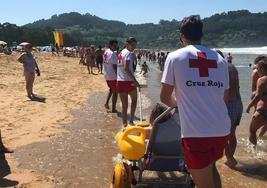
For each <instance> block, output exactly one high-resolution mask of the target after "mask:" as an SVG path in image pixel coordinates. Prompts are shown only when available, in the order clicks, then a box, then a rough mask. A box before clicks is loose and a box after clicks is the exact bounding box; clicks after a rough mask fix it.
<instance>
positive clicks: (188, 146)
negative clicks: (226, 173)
mask: <svg viewBox="0 0 267 188" xmlns="http://www.w3.org/2000/svg"><path fill="white" fill-rule="evenodd" d="M227 142H228V136H224V137H204V138H183V139H182V145H183V150H184V157H185V163H186V165H187V168H188V169H202V168H205V167H207V166H208V165H210V164H211V163H212V162H214V161H217V160H218V159H220V158H222V157H223V155H224V148H225V146H226V144H227Z"/></svg>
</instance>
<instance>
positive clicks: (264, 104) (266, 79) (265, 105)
mask: <svg viewBox="0 0 267 188" xmlns="http://www.w3.org/2000/svg"><path fill="white" fill-rule="evenodd" d="M257 74H258V76H259V79H258V80H257V84H256V92H255V96H254V98H253V100H252V101H251V102H250V103H249V105H248V107H247V109H246V112H247V113H249V111H250V109H251V108H252V107H253V106H255V105H256V112H255V113H254V114H253V116H252V120H251V123H250V129H249V130H250V135H249V141H250V142H251V143H252V144H254V145H257V134H256V133H257V130H258V129H259V128H261V127H262V126H264V127H266V126H267V58H264V59H262V60H260V61H259V62H258V64H257Z"/></svg>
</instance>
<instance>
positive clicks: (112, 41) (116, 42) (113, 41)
mask: <svg viewBox="0 0 267 188" xmlns="http://www.w3.org/2000/svg"><path fill="white" fill-rule="evenodd" d="M114 44H118V41H117V40H110V41H109V45H110V46H112V45H114Z"/></svg>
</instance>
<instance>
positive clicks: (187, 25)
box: [180, 15, 203, 41]
mask: <svg viewBox="0 0 267 188" xmlns="http://www.w3.org/2000/svg"><path fill="white" fill-rule="evenodd" d="M202 28H203V23H202V21H201V19H200V16H199V15H197V16H188V17H185V18H184V19H183V20H182V21H181V22H180V33H182V34H183V35H184V36H185V37H186V38H187V39H188V40H190V41H199V40H201V38H202V36H203V32H202Z"/></svg>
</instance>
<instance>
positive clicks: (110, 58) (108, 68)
mask: <svg viewBox="0 0 267 188" xmlns="http://www.w3.org/2000/svg"><path fill="white" fill-rule="evenodd" d="M103 59H104V76H105V79H106V80H117V75H116V72H115V71H114V68H113V65H116V64H117V61H118V58H117V53H116V52H113V51H112V50H111V49H107V50H106V51H105V52H104V55H103Z"/></svg>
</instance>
